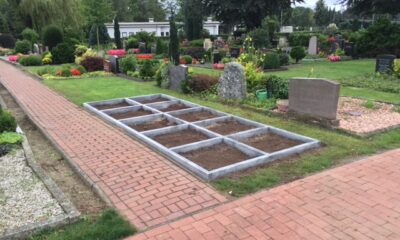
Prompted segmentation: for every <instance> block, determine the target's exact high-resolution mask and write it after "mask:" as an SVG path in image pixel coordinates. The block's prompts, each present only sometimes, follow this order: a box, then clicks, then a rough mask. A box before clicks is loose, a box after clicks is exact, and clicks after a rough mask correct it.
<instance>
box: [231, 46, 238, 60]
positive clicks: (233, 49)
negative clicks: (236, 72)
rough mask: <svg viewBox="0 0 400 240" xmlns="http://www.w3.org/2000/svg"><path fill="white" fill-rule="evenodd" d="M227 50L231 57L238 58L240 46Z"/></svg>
mask: <svg viewBox="0 0 400 240" xmlns="http://www.w3.org/2000/svg"><path fill="white" fill-rule="evenodd" d="M229 52H230V55H231V57H234V58H238V57H239V56H240V48H231V49H230V51H229Z"/></svg>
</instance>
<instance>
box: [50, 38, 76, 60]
mask: <svg viewBox="0 0 400 240" xmlns="http://www.w3.org/2000/svg"><path fill="white" fill-rule="evenodd" d="M74 51H75V49H74V47H73V46H71V45H69V44H67V43H60V44H58V45H57V46H56V47H54V48H53V49H52V50H51V55H53V63H54V64H63V63H73V62H74V61H75V55H74Z"/></svg>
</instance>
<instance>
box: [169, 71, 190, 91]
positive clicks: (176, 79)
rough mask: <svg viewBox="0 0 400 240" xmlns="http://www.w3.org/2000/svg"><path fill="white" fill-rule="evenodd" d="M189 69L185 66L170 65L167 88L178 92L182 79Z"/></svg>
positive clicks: (185, 76)
mask: <svg viewBox="0 0 400 240" xmlns="http://www.w3.org/2000/svg"><path fill="white" fill-rule="evenodd" d="M188 73H189V69H188V67H186V66H182V65H180V66H175V65H170V66H169V69H168V77H169V89H171V90H174V91H178V92H180V91H181V90H182V81H184V80H186V79H187V77H188Z"/></svg>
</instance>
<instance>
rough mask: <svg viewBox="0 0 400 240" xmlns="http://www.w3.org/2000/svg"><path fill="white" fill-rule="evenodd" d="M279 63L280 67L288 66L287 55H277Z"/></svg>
mask: <svg viewBox="0 0 400 240" xmlns="http://www.w3.org/2000/svg"><path fill="white" fill-rule="evenodd" d="M279 63H280V65H281V66H286V65H289V55H288V54H286V53H280V54H279Z"/></svg>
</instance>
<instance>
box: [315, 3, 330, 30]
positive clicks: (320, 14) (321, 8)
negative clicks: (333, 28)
mask: <svg viewBox="0 0 400 240" xmlns="http://www.w3.org/2000/svg"><path fill="white" fill-rule="evenodd" d="M314 18H315V23H316V24H317V25H318V26H327V25H328V24H329V20H330V19H329V9H328V7H327V6H326V4H325V1H324V0H318V2H317V4H316V6H315V14H314Z"/></svg>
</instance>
